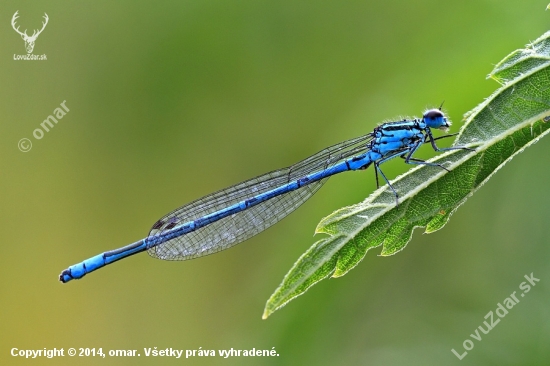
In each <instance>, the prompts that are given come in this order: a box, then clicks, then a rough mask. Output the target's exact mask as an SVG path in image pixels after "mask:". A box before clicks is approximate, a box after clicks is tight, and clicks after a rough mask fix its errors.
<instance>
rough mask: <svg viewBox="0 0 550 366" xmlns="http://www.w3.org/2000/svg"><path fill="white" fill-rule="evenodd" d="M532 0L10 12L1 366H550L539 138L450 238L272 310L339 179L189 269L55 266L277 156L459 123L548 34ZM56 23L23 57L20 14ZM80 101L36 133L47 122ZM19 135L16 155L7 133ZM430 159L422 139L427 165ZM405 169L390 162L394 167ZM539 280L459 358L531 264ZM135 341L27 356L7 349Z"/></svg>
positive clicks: (478, 198) (544, 154)
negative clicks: (426, 115) (433, 115)
mask: <svg viewBox="0 0 550 366" xmlns="http://www.w3.org/2000/svg"><path fill="white" fill-rule="evenodd" d="M546 5H547V4H546V2H544V1H517V0H516V1H511V0H510V1H497V0H485V1H473V0H468V1H435V0H419V1H391V2H379V1H303V0H293V1H257V0H256V1H246V0H245V1H219V0H218V1H216V0H214V1H208V0H206V1H179V2H176V1H157V2H143V1H118V2H116V3H115V2H109V1H94V2H69V1H65V2H62V1H42V2H34V3H32V4H31V2H19V1H4V2H2V5H1V7H0V9H1V13H0V14H1V17H0V19H1V25H0V39H1V45H2V47H1V52H0V78H1V86H0V92H1V98H0V110H1V111H2V116H1V118H0V123H1V129H0V131H1V133H0V140H1V143H0V149H1V151H0V171H1V179H0V192H1V194H0V204H1V210H0V223H1V224H0V225H1V226H2V245H1V247H0V248H1V249H0V251H1V252H0V258H2V259H1V261H2V265H1V266H0V275H1V278H2V280H1V281H0V290H1V298H0V305H1V309H2V310H1V312H0V344H1V347H0V363H1V364H10V365H23V364H24V365H26V364H29V365H30V364H32V365H42V364H44V365H46V364H48V365H51V364H55V365H68V364H73V363H77V364H79V365H97V364H102V365H152V364H167V365H170V364H183V363H185V364H189V365H451V364H456V363H458V362H461V364H462V365H519V364H521V365H544V364H548V363H549V362H550V361H549V360H550V348H549V347H548V339H549V338H550V310H549V306H548V301H549V294H550V266H549V264H548V263H549V260H548V259H549V258H550V248H549V246H548V242H549V240H548V238H549V237H550V226H549V225H548V217H549V216H550V209H549V207H550V198H549V196H548V195H546V194H545V193H544V192H545V191H546V187H547V186H548V185H549V184H550V174H549V169H548V166H549V164H550V154H549V151H550V139H549V141H547V140H546V139H543V140H542V141H541V142H539V143H538V144H536V145H535V146H533V147H532V148H529V149H527V151H525V152H524V153H523V154H520V155H519V156H518V157H516V158H515V159H514V160H513V161H512V162H511V163H509V164H508V165H507V166H506V167H505V168H504V169H503V170H502V171H500V172H498V174H497V175H496V176H494V177H493V179H491V180H490V181H489V183H488V184H486V185H485V186H484V187H483V188H482V189H481V190H480V191H479V192H477V193H476V194H475V195H474V196H473V197H471V198H470V199H469V200H468V201H467V203H466V204H465V205H464V206H462V207H461V208H460V209H459V210H458V211H457V212H456V214H455V215H454V216H453V217H452V219H451V221H450V222H449V224H448V225H447V226H446V227H445V228H444V229H443V230H441V231H438V232H436V233H434V234H431V235H422V234H421V232H420V231H417V232H416V233H415V236H414V238H413V240H412V241H411V243H410V244H409V245H408V247H407V248H406V249H405V250H404V251H403V252H401V253H399V254H397V255H395V256H392V257H388V258H382V257H377V254H378V252H379V250H373V251H371V252H369V253H368V255H367V257H366V258H365V260H364V261H363V262H362V263H361V264H360V265H359V266H358V267H357V268H356V269H355V270H353V271H352V272H351V273H350V274H348V275H347V276H345V277H343V278H340V279H331V280H327V281H323V282H322V283H320V284H319V285H317V286H315V287H313V288H312V289H311V290H310V291H309V292H308V293H307V294H306V295H304V296H302V297H300V298H298V299H297V300H295V301H293V302H291V303H290V304H289V305H287V306H286V307H285V308H284V309H282V310H281V311H278V312H276V313H275V314H274V315H273V316H272V317H270V318H269V319H268V320H265V321H263V320H261V314H262V311H263V307H264V304H265V301H266V300H267V299H268V297H269V296H270V294H271V293H272V292H273V290H274V289H275V288H276V287H277V285H278V284H279V283H280V281H281V280H282V278H283V276H284V274H285V273H286V272H287V270H288V269H289V268H290V267H291V266H292V264H293V263H294V261H295V260H296V259H297V258H298V257H299V256H300V254H301V253H303V252H304V251H305V250H306V249H307V248H308V247H309V246H310V245H311V244H312V243H313V242H314V240H315V239H314V238H313V237H312V234H313V231H314V228H315V226H316V224H317V223H318V222H319V220H320V219H321V218H322V217H324V216H326V215H328V214H329V213H331V212H332V211H333V210H335V209H337V208H340V207H342V206H344V205H348V204H353V203H356V202H359V201H361V200H362V199H364V198H365V197H366V196H367V195H368V194H369V193H370V192H372V191H373V190H374V188H375V182H374V174H372V171H370V170H369V171H367V172H360V173H348V174H343V175H340V176H337V177H334V178H332V179H331V180H330V181H329V182H328V183H327V184H326V185H325V187H324V188H323V189H322V190H321V191H320V192H319V193H318V194H316V195H315V196H314V197H313V198H312V199H311V200H310V201H309V202H307V203H306V204H305V205H304V206H302V207H301V208H300V209H299V210H298V211H296V212H295V213H294V214H292V215H291V216H290V217H289V218H287V219H285V220H283V221H282V222H280V223H279V224H277V225H276V226H274V227H273V228H271V229H269V230H267V231H266V232H264V233H262V234H261V235H258V236H256V237H254V238H253V239H251V240H249V241H247V242H245V243H243V244H241V245H239V246H237V247H235V248H233V249H231V250H228V251H225V252H222V253H218V254H216V255H213V256H209V257H205V258H201V259H197V260H192V261H188V262H165V261H159V260H154V259H152V258H150V257H149V256H148V255H147V254H141V255H138V256H135V257H132V258H129V259H126V260H124V261H121V262H118V263H117V264H115V265H112V266H109V267H108V268H105V269H102V270H101V271H98V272H95V273H94V274H91V275H89V276H87V277H86V278H85V279H83V280H81V281H75V282H72V283H69V284H66V285H62V284H60V283H59V282H57V276H58V274H59V272H60V271H61V270H62V269H64V268H66V267H67V266H69V265H72V264H74V263H77V262H79V261H81V260H83V259H86V258H88V257H90V256H92V255H95V254H99V253H101V252H103V251H106V250H111V249H115V248H118V247H120V246H123V245H126V244H128V243H131V242H134V241H136V240H138V239H141V238H142V237H144V236H145V235H147V233H148V229H149V228H150V226H151V225H152V224H153V223H154V222H155V221H156V220H157V219H158V218H160V217H161V216H163V215H164V214H166V213H167V212H169V211H171V210H173V209H175V208H177V207H178V206H180V205H183V204H185V203H187V202H189V201H191V200H194V199H196V198H199V197H201V196H203V195H205V194H208V193H211V192H213V191H215V190H218V189H221V188H224V187H226V186H228V185H231V184H234V183H237V182H239V181H241V180H244V179H247V178H250V177H253V176H255V175H259V174H261V173H264V172H266V171H270V170H273V169H276V168H280V167H284V166H288V165H291V164H293V163H295V162H297V161H298V160H300V159H302V158H305V157H307V156H308V155H310V154H313V153H315V152H317V151H318V150H320V149H322V148H324V147H326V146H328V145H331V144H334V143H337V142H340V141H342V140H345V139H348V138H352V137H355V136H359V135H362V134H365V133H367V132H368V131H370V130H372V128H373V127H374V126H376V124H377V123H379V122H382V121H384V120H388V119H392V118H397V117H402V116H413V115H419V114H421V113H422V111H423V110H424V109H425V108H427V107H433V106H438V105H439V104H440V103H441V102H442V101H443V100H445V107H446V109H447V111H448V113H449V115H450V117H451V119H452V120H453V121H454V125H453V128H452V131H453V132H455V131H458V129H459V127H460V126H461V125H462V121H461V120H462V115H463V113H465V112H467V111H468V110H470V109H471V108H473V107H474V106H475V105H477V104H478V103H480V102H481V101H482V100H483V99H484V98H485V97H487V96H489V94H490V93H491V92H492V91H493V90H495V89H496V88H497V87H498V84H497V83H495V82H494V81H491V80H486V79H485V76H486V75H487V74H488V73H489V71H491V69H492V66H493V65H494V64H496V63H497V62H498V61H499V60H501V59H502V58H503V57H504V56H505V55H507V54H508V53H509V52H511V51H513V50H514V49H516V48H520V47H522V46H523V45H524V44H525V43H527V42H528V41H529V40H534V39H535V38H537V37H538V36H540V35H541V34H542V33H544V32H545V31H546V30H548V29H549V28H550V13H548V12H545V11H544V8H545V6H546ZM16 10H19V14H20V18H19V19H18V24H19V25H20V26H21V30H23V29H25V28H28V29H29V31H28V33H29V34H30V33H32V32H31V31H30V30H31V29H33V28H38V27H40V22H41V21H42V18H41V17H42V15H43V13H44V12H46V13H47V14H48V15H49V18H50V21H49V24H48V25H47V27H46V29H45V30H44V31H43V33H42V34H41V35H40V36H39V37H38V39H37V41H36V46H35V49H34V52H33V53H34V54H38V55H40V54H46V55H47V61H32V62H31V61H14V60H13V56H12V55H13V54H25V53H26V52H25V49H24V44H23V41H22V40H21V38H20V37H19V36H18V35H17V34H16V33H15V32H14V31H13V29H12V28H11V25H10V20H11V17H12V15H13V14H14V13H15V11H16ZM64 100H66V105H67V107H68V108H69V109H70V112H69V113H68V114H67V115H66V116H65V117H64V118H63V119H62V120H60V121H59V123H58V124H57V125H56V126H55V128H54V129H52V130H50V131H49V132H48V133H46V134H45V136H44V137H43V138H42V139H41V140H36V139H34V138H33V137H32V132H33V130H34V129H35V128H37V127H39V125H40V123H41V122H42V121H43V120H44V119H45V118H46V117H47V116H48V115H49V114H51V113H52V112H53V110H54V109H55V108H57V107H58V106H59V104H60V103H61V102H63V101H64ZM24 137H26V138H29V139H31V141H32V142H33V147H32V150H31V151H29V152H27V153H23V152H21V151H19V150H18V148H17V143H18V141H19V140H20V139H21V138H24ZM423 154H424V156H431V155H433V153H431V152H429V148H426V150H425V151H424V152H423ZM406 169H407V167H406V166H405V165H404V164H403V163H402V162H400V161H395V162H391V163H388V164H387V165H386V167H385V172H386V173H387V174H388V175H390V176H391V177H395V176H396V175H397V174H399V173H402V172H404V171H405V170H406ZM531 272H533V273H534V276H535V277H537V278H540V279H541V281H540V282H539V284H538V285H537V286H536V287H535V288H534V289H533V290H532V291H531V292H530V293H529V294H528V295H527V296H525V297H524V298H522V299H521V300H522V301H521V302H520V303H519V304H518V305H517V306H516V307H514V308H513V309H512V310H511V311H510V313H509V314H508V315H507V316H506V317H505V318H504V319H502V321H501V322H500V323H499V324H498V325H497V326H496V327H495V328H494V329H493V330H492V331H491V332H490V333H489V334H487V335H483V339H482V340H481V341H480V342H477V341H476V342H474V344H475V348H474V349H473V350H471V351H470V352H469V354H468V355H467V356H466V357H465V358H464V359H463V360H462V361H459V360H458V359H457V357H456V356H454V355H453V353H451V349H452V348H454V349H455V350H457V351H460V352H463V351H464V349H463V348H462V342H463V341H464V340H465V339H468V338H469V337H470V336H469V335H470V334H471V333H473V332H474V331H475V329H476V327H478V326H479V325H482V324H483V321H484V320H485V319H484V316H485V315H486V314H487V313H488V312H489V311H491V310H493V311H494V310H495V308H496V307H497V303H498V302H501V301H502V300H503V299H504V298H506V297H507V296H509V295H510V293H512V292H513V291H517V290H518V286H519V284H520V283H521V282H522V281H524V279H523V276H524V275H525V274H530V273H531ZM13 347H16V348H19V349H41V348H45V347H46V348H53V347H57V348H65V349H68V348H69V347H75V348H79V347H89V348H92V347H96V348H98V347H102V348H103V350H104V352H106V351H107V350H109V349H137V350H139V352H140V353H141V354H142V356H141V357H135V358H129V357H128V358H122V357H121V358H114V357H113V358H110V357H107V358H105V359H102V360H99V359H97V358H70V357H65V358H57V359H54V360H49V359H45V358H41V359H35V360H26V359H22V358H14V357H11V356H10V350H11V349H12V348H13ZM144 347H158V348H159V349H164V348H170V347H171V348H175V349H198V348H199V347H202V349H213V350H219V349H230V348H236V349H252V348H256V349H271V348H272V347H275V349H276V350H277V352H278V353H279V355H280V356H279V357H274V358H259V357H256V358H243V357H240V358H229V359H222V358H219V357H216V358H207V359H204V358H198V357H195V358H192V359H187V360H181V359H180V360H175V359H172V358H146V357H144V354H143V348H144Z"/></svg>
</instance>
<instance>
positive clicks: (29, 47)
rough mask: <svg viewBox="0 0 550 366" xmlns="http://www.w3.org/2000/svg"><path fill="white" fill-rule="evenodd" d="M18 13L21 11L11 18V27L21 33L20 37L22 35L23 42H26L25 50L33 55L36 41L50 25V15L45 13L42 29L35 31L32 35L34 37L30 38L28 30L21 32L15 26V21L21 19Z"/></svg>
mask: <svg viewBox="0 0 550 366" xmlns="http://www.w3.org/2000/svg"><path fill="white" fill-rule="evenodd" d="M18 12H19V10H17V11H16V12H15V14H13V18H11V26H12V27H13V29H14V30H15V31H16V32H17V33H19V35H21V38H23V41H25V49H26V50H27V53H32V50H33V49H34V42H36V39H37V38H38V36H39V35H40V33H42V31H43V30H44V28H46V24H48V19H49V18H48V14H46V13H44V22H42V29H40V30H38V29H35V30H34V31H33V33H32V36H29V35H27V30H26V29H25V31H24V32H21V31H20V30H19V27H16V26H15V21H16V20H17V18H19V15H17V13H18Z"/></svg>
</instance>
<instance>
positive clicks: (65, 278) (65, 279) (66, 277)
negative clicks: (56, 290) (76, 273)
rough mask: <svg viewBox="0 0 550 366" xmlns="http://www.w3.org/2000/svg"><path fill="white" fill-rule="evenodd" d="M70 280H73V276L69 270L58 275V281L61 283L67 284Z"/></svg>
mask: <svg viewBox="0 0 550 366" xmlns="http://www.w3.org/2000/svg"><path fill="white" fill-rule="evenodd" d="M72 279H73V276H72V275H71V271H70V270H69V269H66V270H64V271H63V272H61V274H60V275H59V281H61V282H62V283H67V282H69V281H70V280H72Z"/></svg>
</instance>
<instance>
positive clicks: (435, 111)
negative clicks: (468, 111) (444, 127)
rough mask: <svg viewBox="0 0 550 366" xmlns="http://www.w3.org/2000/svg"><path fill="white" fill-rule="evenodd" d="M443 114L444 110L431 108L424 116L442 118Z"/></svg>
mask: <svg viewBox="0 0 550 366" xmlns="http://www.w3.org/2000/svg"><path fill="white" fill-rule="evenodd" d="M443 116H444V114H443V112H441V111H440V110H439V109H430V110H429V111H427V112H426V113H424V118H427V119H437V118H442V117H443Z"/></svg>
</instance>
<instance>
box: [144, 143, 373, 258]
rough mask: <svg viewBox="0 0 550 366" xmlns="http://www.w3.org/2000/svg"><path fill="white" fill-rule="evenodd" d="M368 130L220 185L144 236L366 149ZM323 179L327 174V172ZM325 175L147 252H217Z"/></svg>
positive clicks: (308, 192)
mask: <svg viewBox="0 0 550 366" xmlns="http://www.w3.org/2000/svg"><path fill="white" fill-rule="evenodd" d="M371 139H372V135H371V134H368V135H364V136H361V137H357V138H354V139H351V140H347V141H344V142H341V143H339V144H337V145H334V146H331V147H328V148H326V149H324V150H322V151H320V152H318V153H317V154H315V155H312V156H310V157H309V158H307V159H305V160H302V161H300V162H299V163H296V164H294V165H292V166H290V167H288V168H283V169H279V170H275V171H272V172H270V173H266V174H263V175H260V176H258V177H256V178H252V179H249V180H247V181H244V182H242V183H239V184H236V185H234V186H231V187H228V188H225V189H222V190H220V191H218V192H215V193H212V194H210V195H208V196H205V197H203V198H200V199H198V200H196V201H193V202H191V203H188V204H186V205H184V206H182V207H180V208H178V209H176V210H174V211H172V212H170V213H169V214H167V215H166V216H164V217H162V218H161V219H160V220H158V221H157V222H156V223H155V224H154V225H153V227H152V229H151V232H150V233H149V236H155V235H159V234H161V233H163V232H165V231H166V230H169V229H172V228H173V227H175V226H177V225H180V224H183V223H186V222H189V221H193V220H196V219H198V218H200V217H203V216H205V215H208V214H211V213H213V212H216V211H219V210H222V209H224V208H226V207H228V206H231V205H233V204H235V203H237V202H240V201H243V200H246V199H248V198H251V197H254V196H256V195H258V194H261V193H264V192H266V191H269V190H271V189H274V188H277V187H280V186H282V185H284V184H287V183H288V182H290V181H293V180H297V179H299V178H302V177H304V176H306V175H308V174H310V173H313V172H317V171H320V170H323V169H326V168H328V167H330V166H331V165H334V164H337V163H338V162H340V161H342V160H344V159H347V158H349V157H351V156H354V155H358V154H360V153H362V152H364V151H366V150H367V143H368V142H369V141H370V140H371ZM327 179H328V178H327ZM325 181H326V179H324V180H321V181H318V182H314V183H311V184H308V185H306V186H304V187H302V188H300V189H297V190H295V191H292V192H289V193H286V194H284V195H281V196H278V197H274V198H272V199H270V200H268V201H265V202H263V203H260V204H258V205H257V206H254V207H251V208H249V209H247V210H244V211H242V212H239V213H236V214H234V215H232V216H228V217H225V218H223V219H221V220H218V221H216V222H213V223H211V224H209V225H207V226H205V227H202V228H200V229H198V230H196V231H193V232H190V233H188V234H186V235H182V236H180V237H177V238H174V239H171V240H169V241H167V242H165V243H162V244H160V245H158V246H156V247H153V248H150V249H148V253H149V255H151V256H152V257H155V258H159V259H165V260H186V259H192V258H197V257H202V256H205V255H208V254H212V253H215V252H219V251H221V250H224V249H227V248H230V247H232V246H233V245H236V244H238V243H240V242H242V241H244V240H246V239H248V238H250V237H252V236H254V235H256V234H258V233H260V232H262V231H264V230H265V229H267V228H268V227H270V226H271V225H273V224H275V223H276V222H278V221H279V220H281V219H283V218H284V217H285V216H287V215H288V214H290V213H291V212H292V211H294V210H295V209H296V208H298V207H299V206H300V205H301V204H302V203H304V202H305V201H306V200H307V199H308V198H310V197H311V196H312V195H313V194H314V193H315V192H316V191H317V190H318V189H319V188H321V186H322V185H323V183H324V182H325Z"/></svg>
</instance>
